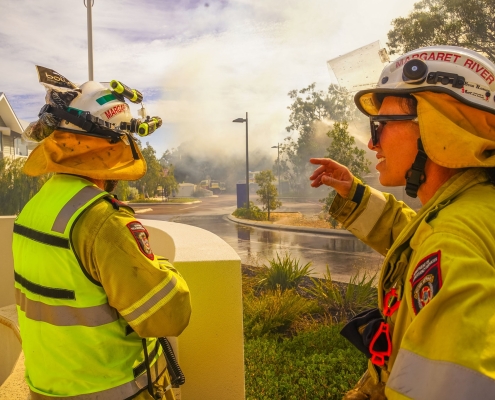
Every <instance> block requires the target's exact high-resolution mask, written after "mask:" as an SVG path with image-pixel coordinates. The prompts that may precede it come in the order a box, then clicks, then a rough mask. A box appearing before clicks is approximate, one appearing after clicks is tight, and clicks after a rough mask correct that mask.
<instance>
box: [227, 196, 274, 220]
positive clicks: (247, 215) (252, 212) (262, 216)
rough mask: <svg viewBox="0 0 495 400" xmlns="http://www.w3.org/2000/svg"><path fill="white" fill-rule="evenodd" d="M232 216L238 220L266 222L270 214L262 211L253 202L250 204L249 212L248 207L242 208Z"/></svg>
mask: <svg viewBox="0 0 495 400" xmlns="http://www.w3.org/2000/svg"><path fill="white" fill-rule="evenodd" d="M244 205H246V203H244ZM232 215H233V216H234V217H236V218H244V219H253V220H255V221H266V220H267V219H268V213H266V212H264V211H261V209H260V208H259V207H258V206H257V205H255V204H254V203H253V202H252V201H250V202H249V211H248V209H247V208H246V207H241V208H238V209H236V210H235V211H234V212H233V213H232Z"/></svg>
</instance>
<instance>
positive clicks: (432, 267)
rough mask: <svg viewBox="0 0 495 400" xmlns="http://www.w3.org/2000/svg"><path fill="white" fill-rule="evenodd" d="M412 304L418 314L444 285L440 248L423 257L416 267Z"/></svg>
mask: <svg viewBox="0 0 495 400" xmlns="http://www.w3.org/2000/svg"><path fill="white" fill-rule="evenodd" d="M410 282H411V287H412V293H411V295H412V306H413V310H414V314H416V315H417V314H418V313H419V312H420V311H421V310H422V309H423V307H425V306H426V305H427V304H428V303H429V302H430V301H431V300H432V299H433V297H434V296H435V295H436V294H437V293H438V291H439V290H440V288H441V287H442V274H441V270H440V250H439V251H437V252H436V253H432V254H430V255H428V256H426V257H425V258H423V259H422V260H421V261H420V262H419V263H418V265H417V266H416V268H415V269H414V272H413V275H412V277H411V280H410Z"/></svg>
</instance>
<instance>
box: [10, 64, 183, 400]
mask: <svg viewBox="0 0 495 400" xmlns="http://www.w3.org/2000/svg"><path fill="white" fill-rule="evenodd" d="M37 68H38V74H39V79H40V82H41V83H42V84H43V85H44V86H45V87H46V88H47V96H46V103H47V104H46V105H45V106H44V107H43V108H42V109H41V111H40V114H39V120H38V121H37V122H35V123H33V124H31V125H30V126H29V127H28V129H27V130H26V131H25V132H24V135H25V137H27V138H30V139H31V140H35V141H38V142H40V144H39V145H38V147H37V148H36V149H35V150H34V151H33V152H32V153H31V154H30V156H29V158H28V160H27V162H26V164H25V168H24V171H25V172H26V173H27V174H28V175H31V176H38V175H41V174H45V173H54V175H53V176H52V177H51V178H50V179H49V180H48V181H47V182H46V183H45V184H44V186H43V187H42V188H41V190H40V191H39V192H38V193H37V194H36V195H35V196H34V197H33V198H32V199H31V201H30V202H29V203H27V204H26V206H25V207H24V209H23V210H22V212H21V213H20V214H19V216H18V218H17V219H16V221H15V226H14V239H13V253H14V267H15V293H16V302H17V309H18V315H19V325H20V330H21V336H22V347H23V351H24V355H25V366H26V380H27V383H28V385H29V387H30V391H31V399H33V400H37V399H49V398H70V399H74V400H77V399H79V398H80V399H84V400H96V399H109V400H110V399H116V400H117V399H131V398H132V399H142V400H144V399H161V398H163V399H167V400H171V399H174V394H173V391H172V390H171V386H172V382H171V380H174V378H175V380H177V373H179V374H180V373H181V372H180V369H178V366H177V365H172V364H173V361H175V359H174V357H173V354H172V355H170V346H169V345H168V342H167V341H166V339H164V337H165V336H178V335H179V334H180V333H181V332H182V331H183V330H184V329H185V328H186V326H187V325H188V322H189V316H190V313H191V306H190V297H189V290H188V287H187V284H186V282H185V281H184V279H183V278H182V277H181V275H180V274H179V273H178V272H177V271H176V270H175V268H174V267H173V266H172V265H171V264H170V263H169V262H168V261H167V260H166V259H164V258H162V257H160V256H158V255H156V254H154V253H153V250H152V248H151V246H150V243H149V234H148V231H147V230H146V228H145V227H144V226H143V225H142V224H141V223H140V222H139V221H137V220H136V219H135V218H134V214H133V211H132V209H131V208H130V207H127V206H126V205H125V204H123V203H121V202H119V201H118V200H117V199H116V198H115V197H114V196H112V195H110V194H109V192H111V191H112V190H113V188H114V187H115V185H116V183H117V182H118V180H136V179H139V178H140V177H142V176H143V175H144V174H145V172H146V163H145V161H144V159H143V156H142V154H141V152H140V150H139V148H138V146H137V145H136V143H135V139H134V138H133V136H132V131H129V130H125V129H121V123H122V124H123V125H124V127H126V126H128V125H130V122H131V120H133V118H132V115H131V113H130V111H129V106H128V105H127V104H126V103H125V98H124V97H123V96H122V95H121V94H119V93H118V92H114V91H111V90H108V89H106V88H105V87H103V86H102V85H101V84H100V83H98V82H92V81H90V82H86V83H85V84H83V85H81V86H80V87H78V86H76V85H74V84H73V83H71V82H70V81H68V80H67V79H65V78H64V77H63V76H61V75H60V74H58V73H57V72H55V71H53V70H50V69H47V68H44V67H37ZM132 94H133V95H134V94H135V93H134V92H133V93H132ZM141 123H142V122H141ZM134 125H137V126H139V124H136V123H135V124H134ZM167 355H168V358H167ZM167 360H168V362H167ZM171 375H172V378H171ZM178 381H179V383H183V379H181V378H180V377H179V378H178ZM175 383H177V382H175Z"/></svg>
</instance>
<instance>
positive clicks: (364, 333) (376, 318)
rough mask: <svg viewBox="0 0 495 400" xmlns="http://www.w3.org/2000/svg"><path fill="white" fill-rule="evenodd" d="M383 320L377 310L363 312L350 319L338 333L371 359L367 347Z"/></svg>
mask: <svg viewBox="0 0 495 400" xmlns="http://www.w3.org/2000/svg"><path fill="white" fill-rule="evenodd" d="M384 321H385V320H384V319H383V316H382V313H381V312H380V310H379V309H378V308H373V309H371V310H366V311H363V312H362V313H360V314H358V315H356V316H355V317H354V318H352V319H351V320H350V321H349V322H348V323H347V324H346V325H345V326H344V327H343V328H342V330H341V331H340V334H341V335H342V336H343V337H345V338H346V339H347V340H348V341H349V342H351V343H352V344H353V345H354V347H356V348H357V349H358V350H359V351H360V352H362V353H363V354H364V355H365V356H366V357H367V358H371V353H370V350H369V345H370V343H371V340H372V339H373V337H374V335H375V332H376V331H377V330H378V327H379V326H380V324H381V323H382V322H384Z"/></svg>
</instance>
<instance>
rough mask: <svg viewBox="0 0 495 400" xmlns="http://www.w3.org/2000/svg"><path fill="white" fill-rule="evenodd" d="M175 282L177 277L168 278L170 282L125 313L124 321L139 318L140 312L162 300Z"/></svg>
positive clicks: (142, 312) (173, 286)
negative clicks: (140, 304)
mask: <svg viewBox="0 0 495 400" xmlns="http://www.w3.org/2000/svg"><path fill="white" fill-rule="evenodd" d="M176 283H177V278H176V277H175V276H173V277H172V279H170V282H169V283H167V284H166V285H165V286H164V287H163V288H162V289H160V290H159V291H158V292H157V293H155V294H154V295H153V296H151V298H150V299H149V300H148V301H146V302H145V303H144V304H143V305H142V306H140V307H138V308H136V309H135V310H134V311H133V312H131V313H130V314H127V315H125V319H126V321H134V320H135V319H136V318H139V317H140V316H141V314H144V313H145V312H146V311H148V310H149V309H150V308H151V307H153V306H154V305H155V304H157V303H158V302H159V301H160V300H163V298H165V297H166V296H167V295H168V294H169V293H170V292H171V291H172V290H173V289H174V288H175V285H176Z"/></svg>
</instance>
